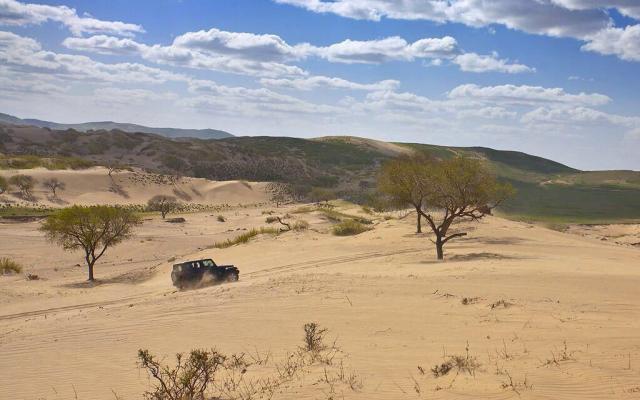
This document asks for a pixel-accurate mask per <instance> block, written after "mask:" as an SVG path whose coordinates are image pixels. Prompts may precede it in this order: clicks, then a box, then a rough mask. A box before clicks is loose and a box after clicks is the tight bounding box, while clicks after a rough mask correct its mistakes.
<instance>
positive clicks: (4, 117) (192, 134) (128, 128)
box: [0, 113, 233, 139]
mask: <svg viewBox="0 0 640 400" xmlns="http://www.w3.org/2000/svg"><path fill="white" fill-rule="evenodd" d="M0 122H4V123H8V124H13V125H30V126H37V127H39V128H50V129H57V130H66V129H74V130H76V131H79V132H89V131H99V130H106V131H110V130H119V131H123V132H131V133H136V132H140V133H154V134H156V135H161V136H165V137H168V138H198V139H222V138H228V137H233V135H232V134H230V133H229V132H225V131H220V130H217V129H179V128H153V127H149V126H143V125H137V124H129V123H120V122H113V121H100V122H85V123H81V124H61V123H57V122H51V121H42V120H39V119H21V118H18V117H14V116H13V115H8V114H2V113H0Z"/></svg>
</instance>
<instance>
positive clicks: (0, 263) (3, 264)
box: [0, 257, 22, 275]
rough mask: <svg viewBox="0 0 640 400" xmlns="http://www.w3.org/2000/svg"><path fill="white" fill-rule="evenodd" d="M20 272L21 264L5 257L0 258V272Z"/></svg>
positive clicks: (4, 273)
mask: <svg viewBox="0 0 640 400" xmlns="http://www.w3.org/2000/svg"><path fill="white" fill-rule="evenodd" d="M20 272H22V265H20V264H18V263H17V262H15V261H13V260H12V259H10V258H7V257H2V258H0V274H2V275H6V274H19V273H20Z"/></svg>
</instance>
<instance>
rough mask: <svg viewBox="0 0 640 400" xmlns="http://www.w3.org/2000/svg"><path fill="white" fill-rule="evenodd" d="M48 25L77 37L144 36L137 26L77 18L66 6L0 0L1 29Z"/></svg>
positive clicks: (75, 13)
mask: <svg viewBox="0 0 640 400" xmlns="http://www.w3.org/2000/svg"><path fill="white" fill-rule="evenodd" d="M47 21H53V22H59V23H61V24H63V25H65V26H66V27H67V28H69V30H70V31H71V33H72V34H74V35H76V36H80V35H82V34H85V33H108V34H112V35H121V36H132V35H134V34H135V33H140V32H144V29H143V28H142V27H141V26H140V25H136V24H130V23H124V22H120V21H103V20H99V19H96V18H92V17H88V16H83V17H80V16H78V13H77V12H76V10H74V9H73V8H69V7H67V6H49V5H42V4H31V3H21V2H19V1H15V0H0V25H12V26H25V25H39V24H42V23H44V22H47Z"/></svg>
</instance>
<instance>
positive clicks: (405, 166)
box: [378, 156, 431, 233]
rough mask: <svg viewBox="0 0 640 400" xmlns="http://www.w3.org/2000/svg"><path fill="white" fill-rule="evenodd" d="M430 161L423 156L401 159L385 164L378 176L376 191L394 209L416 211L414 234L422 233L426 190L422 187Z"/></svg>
mask: <svg viewBox="0 0 640 400" xmlns="http://www.w3.org/2000/svg"><path fill="white" fill-rule="evenodd" d="M430 166H431V163H430V160H429V159H427V158H425V157H424V156H411V157H401V158H397V159H393V160H390V161H388V162H386V163H385V164H384V165H383V166H382V169H381V171H380V173H379V175H378V191H379V192H381V193H382V194H384V195H386V196H387V197H388V199H389V200H390V204H391V206H394V207H403V208H404V207H407V206H410V207H413V208H414V209H415V210H416V214H417V221H416V233H422V213H421V212H420V210H421V209H422V207H423V206H424V205H425V200H426V197H427V194H428V193H427V190H426V189H427V188H426V187H425V185H424V183H425V182H424V180H425V176H426V175H428V171H427V169H428V168H429V167H430Z"/></svg>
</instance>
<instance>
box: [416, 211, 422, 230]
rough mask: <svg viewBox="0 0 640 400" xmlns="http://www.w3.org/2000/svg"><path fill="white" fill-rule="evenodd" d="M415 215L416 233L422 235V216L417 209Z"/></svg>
mask: <svg viewBox="0 0 640 400" xmlns="http://www.w3.org/2000/svg"><path fill="white" fill-rule="evenodd" d="M416 213H417V214H418V221H417V222H416V233H422V214H420V209H419V208H417V207H416Z"/></svg>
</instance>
